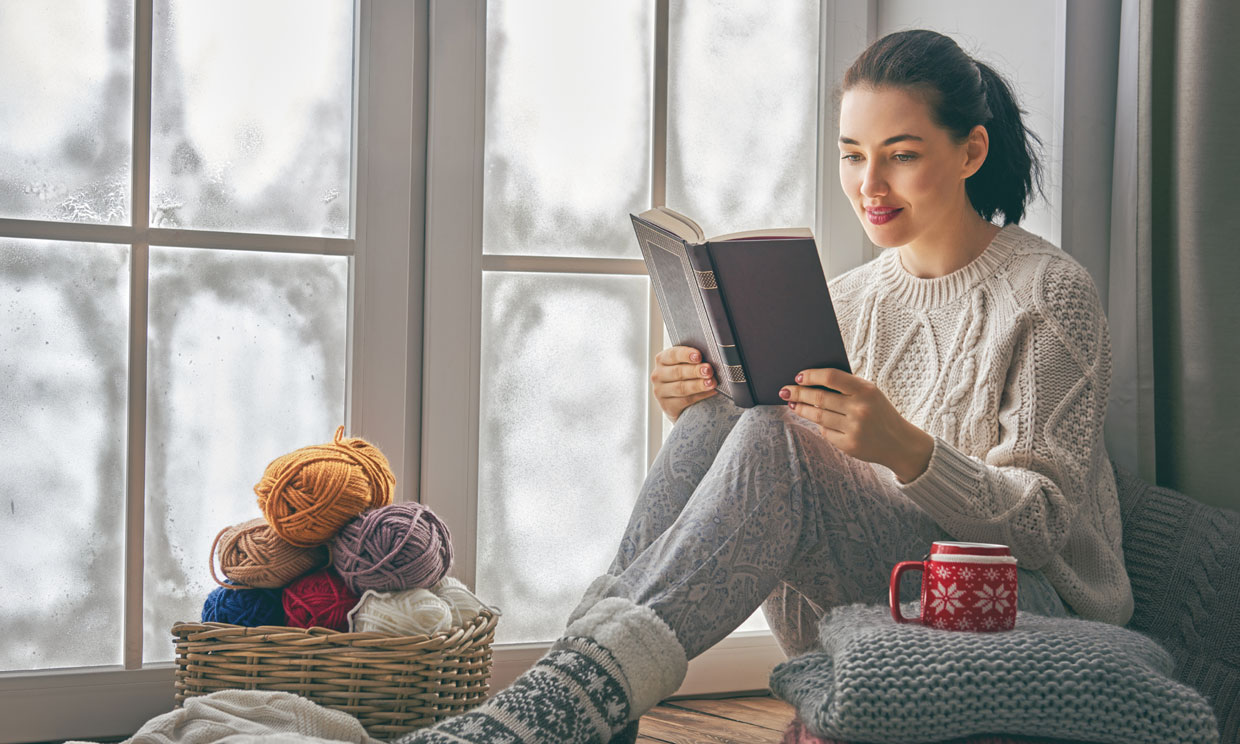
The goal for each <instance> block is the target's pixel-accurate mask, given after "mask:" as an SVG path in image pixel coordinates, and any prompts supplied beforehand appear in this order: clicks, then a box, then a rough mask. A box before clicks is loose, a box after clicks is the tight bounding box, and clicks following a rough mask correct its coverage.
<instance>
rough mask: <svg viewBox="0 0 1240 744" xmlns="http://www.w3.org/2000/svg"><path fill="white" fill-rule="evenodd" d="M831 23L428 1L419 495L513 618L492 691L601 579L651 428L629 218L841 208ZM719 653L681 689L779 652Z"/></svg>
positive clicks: (781, 218)
mask: <svg viewBox="0 0 1240 744" xmlns="http://www.w3.org/2000/svg"><path fill="white" fill-rule="evenodd" d="M830 10H831V9H830V8H824V7H823V6H821V5H820V4H819V3H818V2H816V1H814V0H807V1H806V2H797V3H786V4H780V5H779V6H778V7H777V8H773V7H772V6H770V4H769V3H759V2H743V3H729V4H726V5H725V4H713V3H691V2H649V3H638V4H633V3H629V4H619V5H616V4H603V3H571V2H556V1H554V0H545V1H541V2H536V3H529V2H521V3H516V2H504V1H503V0H491V2H488V3H486V4H485V7H482V3H478V4H475V5H474V6H473V7H469V6H464V7H461V6H453V7H452V8H447V7H444V6H443V5H436V6H434V8H433V11H434V12H433V15H432V23H433V29H432V35H431V44H432V48H431V59H432V65H431V71H432V80H431V86H430V91H431V93H430V95H431V112H432V114H431V121H430V142H429V147H430V148H431V149H432V151H433V152H434V153H435V157H434V158H433V159H432V163H431V166H430V171H429V173H428V189H429V193H430V194H431V195H432V196H431V202H430V208H429V211H428V242H427V272H428V273H427V279H428V284H427V293H428V295H427V312H428V325H427V328H426V333H427V343H426V347H425V348H426V359H427V361H428V365H427V367H426V370H425V374H426V380H427V382H426V385H427V387H426V389H427V390H428V391H429V390H434V391H435V394H434V396H427V398H426V409H425V414H424V450H423V461H422V468H423V471H422V472H423V499H424V501H425V502H426V503H428V504H429V505H431V507H432V508H434V509H436V511H437V512H439V513H440V514H441V515H442V516H444V517H445V518H446V519H448V520H449V522H450V523H452V524H454V525H457V526H458V527H457V528H454V538H455V541H456V543H457V548H458V549H457V567H458V572H459V573H460V575H462V576H468V577H469V578H470V579H473V580H474V581H475V584H476V587H477V590H478V592H479V594H480V596H482V597H483V598H484V599H485V600H487V601H490V602H493V603H495V604H497V605H498V606H499V607H500V608H501V609H502V610H503V611H504V616H503V618H502V620H501V622H500V626H499V627H498V628H497V638H496V640H497V643H499V644H501V646H500V649H499V650H498V652H497V670H496V684H499V685H502V684H504V683H505V679H506V677H505V674H506V669H507V668H508V664H507V661H506V660H507V659H512V662H511V668H513V669H516V670H518V671H519V669H520V668H521V666H522V662H521V661H520V660H523V659H524V656H521V654H522V653H526V654H527V655H528V651H523V650H522V649H528V648H529V647H530V645H545V644H546V643H547V642H549V641H550V640H552V639H554V638H555V637H556V636H557V635H558V634H559V632H560V630H561V629H562V625H563V621H564V618H565V617H566V616H567V615H568V613H569V611H570V610H571V609H572V607H573V606H574V605H575V603H576V601H577V600H578V599H579V598H580V596H581V593H582V591H583V590H584V588H585V586H586V585H587V584H588V583H589V581H590V580H591V579H592V578H593V577H594V576H596V575H598V574H599V573H601V572H602V571H604V570H605V569H606V567H607V565H608V564H609V563H610V560H611V558H612V555H613V552H614V550H615V546H616V545H617V544H618V543H619V538H620V534H621V532H622V530H623V528H624V525H625V524H626V522H627V520H628V514H629V512H630V511H631V509H632V505H633V503H634V500H635V499H636V495H637V492H638V489H639V488H640V485H641V481H642V479H643V477H644V474H645V472H646V469H647V467H648V465H649V463H650V461H651V460H652V459H653V457H654V455H655V453H657V451H658V447H659V445H660V444H661V442H662V439H663V436H664V419H663V416H662V413H661V411H659V409H658V408H657V406H655V405H654V403H653V401H652V400H651V399H650V396H649V382H648V374H649V370H650V365H651V362H652V358H653V354H654V353H655V352H657V351H658V350H659V349H661V348H664V347H665V346H666V342H665V339H664V334H663V327H662V319H661V318H660V317H659V314H658V308H657V305H656V304H655V302H654V299H653V297H652V293H651V291H650V283H649V280H648V279H647V278H646V276H645V267H644V264H643V262H642V260H641V256H640V252H639V251H638V249H637V244H636V240H635V238H634V236H633V234H632V228H631V226H630V225H629V223H628V219H627V214H628V213H629V212H639V211H641V210H644V209H646V208H648V207H649V206H651V205H652V204H668V205H669V206H672V207H673V208H679V209H682V210H683V211H685V212H686V213H689V214H691V215H693V216H694V217H695V218H697V219H699V220H700V221H701V222H702V224H703V225H704V227H705V228H706V229H707V231H708V232H711V233H718V232H726V231H729V230H736V229H742V228H751V227H754V226H755V225H758V226H760V225H766V226H770V227H774V226H781V225H782V226H788V225H815V226H816V225H818V224H819V221H820V220H821V219H823V215H825V214H826V213H827V211H828V210H830V209H831V208H833V206H835V205H833V204H832V203H831V202H830V201H829V200H824V199H820V198H819V193H820V189H819V186H818V184H819V179H820V177H821V175H820V170H821V169H820V163H819V160H820V158H819V157H818V152H819V151H820V137H821V136H822V135H821V132H822V125H821V122H822V120H823V117H824V111H823V110H824V107H827V106H828V105H829V102H828V100H826V99H824V97H822V96H820V95H819V87H820V86H819V79H820V76H821V75H822V74H823V73H822V68H823V67H824V65H825V66H830V65H833V64H835V62H834V61H833V60H832V59H827V58H825V57H824V56H823V55H822V54H821V52H820V49H821V47H822V29H823V28H824V23H825V20H826V18H827V15H826V14H827V13H828V12H829V11H830ZM860 23H861V24H862V28H863V29H864V28H865V17H864V9H862V15H861V20H860ZM441 38H444V39H450V40H451V41H450V42H444V43H443V44H442V45H440V44H437V41H438V40H439V39H441ZM864 38H865V36H864V33H863V34H862V35H861V36H860V37H859V39H856V40H854V41H853V42H851V43H850V44H848V45H845V46H847V48H848V49H850V50H851V51H850V52H849V53H855V51H856V45H857V44H864ZM565 60H573V61H574V62H573V63H572V64H566V63H565ZM436 71H438V72H436ZM758 112H761V113H760V114H759V113H758ZM467 122H468V124H467ZM462 131H466V132H469V133H470V134H471V136H469V137H461V136H460V135H461V132H462ZM831 139H832V140H833V139H834V137H833V136H832V137H831ZM831 146H832V147H834V144H833V143H832V144H831ZM832 178H834V174H833V173H832ZM850 219H851V217H850ZM852 223H853V226H854V228H855V232H854V233H853V234H852V237H853V238H854V240H855V238H856V237H858V236H859V235H860V230H859V227H857V226H856V222H855V220H852ZM840 234H841V235H846V234H847V229H846V228H845V229H842V230H840ZM841 242H843V239H841ZM856 242H857V246H858V252H857V256H858V257H859V256H860V250H859V249H860V241H856ZM840 256H844V257H846V256H847V252H846V250H841V252H840ZM436 316H437V317H439V318H440V322H439V323H436V322H435V320H434V318H435V317H436ZM440 365H442V368H441V369H437V367H438V366H440ZM475 422H476V423H475ZM432 432H433V436H432ZM459 526H466V527H467V531H466V532H465V534H462V530H460V529H459ZM470 543H473V544H474V545H475V546H476V547H475V550H473V551H471V550H469V549H468V547H467V546H468V545H469V544H470ZM467 580H468V579H467ZM763 628H765V622H764V620H763V618H762V617H761V615H760V614H758V615H755V617H754V618H753V619H751V621H750V622H749V623H747V624H746V625H745V626H743V628H742V630H746V629H752V630H757V631H761V630H762V629H763ZM521 644H526V645H521ZM722 646H723V648H721V649H719V650H718V651H717V652H716V651H715V650H712V652H711V654H714V655H715V656H716V657H717V659H718V660H719V665H720V668H718V669H716V670H715V671H714V672H713V673H706V674H702V675H700V676H701V679H700V680H699V681H698V682H694V681H693V679H692V678H693V673H692V672H691V680H690V682H689V683H688V685H687V689H688V688H692V689H696V690H700V691H705V690H709V689H715V690H720V689H752V688H754V687H762V686H764V685H765V678H764V677H763V674H764V672H763V669H765V670H768V671H769V668H770V665H771V664H773V663H775V662H776V661H777V660H778V659H779V658H780V657H779V652H778V649H777V648H776V647H775V645H774V642H773V640H772V639H770V637H769V635H768V634H766V633H762V632H759V633H757V634H756V635H754V634H745V633H741V634H739V635H737V636H736V637H734V638H732V639H730V640H729V641H728V642H725V644H722ZM709 655H710V654H708V656H709ZM531 660H532V659H531ZM699 666H700V665H699ZM694 685H697V687H694ZM729 686H731V687H729Z"/></svg>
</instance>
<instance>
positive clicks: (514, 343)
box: [477, 272, 650, 643]
mask: <svg viewBox="0 0 1240 744" xmlns="http://www.w3.org/2000/svg"><path fill="white" fill-rule="evenodd" d="M649 285H650V283H649V280H647V279H646V278H645V277H643V276H621V277H611V276H574V275H537V274H524V273H491V272H488V273H485V274H483V279H482V308H483V322H482V381H481V382H482V388H481V424H480V435H479V439H480V441H479V453H478V462H479V472H478V581H477V584H478V591H479V593H480V596H481V597H482V598H483V599H484V600H486V601H487V602H490V603H493V604H496V605H498V606H499V607H500V608H501V609H502V610H503V611H504V617H503V620H502V621H501V622H500V624H499V626H498V628H497V630H496V640H497V641H500V642H505V643H507V642H519V641H541V640H548V639H552V638H556V637H557V636H559V634H560V632H561V631H562V630H563V629H564V622H565V620H566V619H567V618H568V613H569V612H570V611H571V610H572V608H573V607H574V606H575V605H576V603H577V600H579V599H580V598H581V594H582V592H584V591H585V588H586V586H587V585H588V584H589V583H590V581H591V580H592V579H593V578H594V577H595V576H597V575H599V574H601V573H603V571H604V570H606V568H607V566H608V565H609V564H610V563H611V559H612V557H613V556H614V555H615V551H616V548H617V547H619V544H620V536H621V534H622V533H623V531H624V527H625V525H626V524H627V523H628V518H629V513H630V512H631V511H632V508H633V503H634V501H636V499H637V491H638V489H639V488H640V486H641V481H642V478H643V477H644V475H645V470H646V454H645V442H646V436H645V434H646V432H645V422H646V417H645V410H646V400H647V398H646V395H647V391H646V387H647V377H646V375H647V372H646V370H647V366H646V365H647V351H646V344H647V341H646V333H647V323H648V322H649V321H648V307H649V304H648V303H649Z"/></svg>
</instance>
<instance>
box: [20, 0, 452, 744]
mask: <svg viewBox="0 0 1240 744" xmlns="http://www.w3.org/2000/svg"><path fill="white" fill-rule="evenodd" d="M354 14H355V15H354V18H355V20H354V29H353V34H354V44H355V53H354V64H353V82H354V86H353V105H354V110H355V116H354V127H355V128H354V132H353V135H354V136H353V148H354V152H353V172H352V194H351V218H350V220H351V228H350V233H351V237H346V238H325V237H314V236H309V237H304V236H288V235H269V234H260V233H228V232H214V231H204V230H180V229H167V228H152V227H150V226H149V217H148V215H149V203H150V121H151V64H152V20H153V15H154V0H137V1H136V2H135V3H134V29H135V33H134V71H135V76H134V92H133V96H134V98H133V117H134V120H133V147H134V150H133V159H132V173H133V181H132V184H131V188H132V191H131V195H132V204H131V222H130V224H129V225H123V226H122V225H91V224H78V223H56V222H45V221H39V220H24V219H0V237H5V238H30V239H38V240H66V241H85V242H100V243H112V244H121V245H129V246H131V254H130V256H131V260H130V272H131V273H130V293H129V299H130V321H129V327H130V333H129V348H128V360H129V379H128V401H127V405H128V413H127V433H126V441H127V454H126V468H125V470H126V473H125V484H126V497H125V510H126V513H125V520H124V522H125V548H124V556H125V558H124V572H125V589H124V595H123V596H124V610H123V615H122V616H123V629H122V633H123V653H122V659H123V663H122V664H120V665H110V666H93V667H81V668H69V669H48V670H35V671H14V672H0V720H3V721H4V722H5V726H4V730H3V731H0V742H8V741H14V742H17V741H36V740H62V739H67V738H101V737H107V736H117V735H128V734H132V733H133V732H134V731H136V730H137V729H138V728H139V727H140V726H141V725H142V723H144V722H145V721H146V720H148V719H149V718H151V717H152V716H155V715H158V714H160V713H164V712H167V711H168V710H169V709H170V707H171V703H172V699H173V681H174V679H175V676H174V672H175V669H176V666H175V663H173V662H163V663H156V664H145V665H144V664H143V663H142V623H143V616H142V606H143V587H142V580H143V557H144V552H143V545H142V541H143V539H144V532H145V513H144V503H145V474H146V462H145V459H146V394H147V366H146V362H147V359H146V334H147V280H148V275H147V270H148V259H149V246H151V245H157V246H173V247H177V246H184V247H195V248H219V249H230V250H256V251H264V252H271V251H276V252H288V253H300V254H311V255H314V254H322V255H338V256H348V257H350V259H351V260H350V262H349V286H348V308H349V309H348V312H349V318H348V323H347V327H348V335H347V340H346V343H347V348H346V359H347V364H348V369H347V372H346V389H345V416H346V422H347V426H348V429H349V431H350V432H351V433H353V434H355V435H359V436H364V437H366V438H367V439H369V440H370V441H372V442H374V443H376V444H377V445H378V446H379V447H380V448H381V449H382V450H383V451H384V453H385V455H386V456H387V458H388V461H389V463H390V464H391V466H392V470H393V472H394V473H395V475H396V478H397V492H396V494H395V498H397V499H398V500H416V498H417V490H416V488H411V487H410V484H416V483H417V482H418V479H419V468H418V462H419V454H420V437H421V413H422V411H421V388H422V363H421V349H422V339H421V334H420V329H421V328H422V311H423V303H422V287H423V276H422V269H423V266H422V261H421V255H422V248H423V237H424V217H425V211H424V210H425V205H426V192H425V179H424V174H425V172H426V169H425V163H426V152H425V150H424V148H423V144H424V143H425V141H426V101H427V96H426V89H425V85H426V76H425V72H426V65H427V61H426V23H425V20H426V18H427V15H428V5H427V0H415V1H414V2H411V3H383V2H375V0H355V2H354ZM169 639H171V634H169Z"/></svg>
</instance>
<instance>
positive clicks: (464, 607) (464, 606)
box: [431, 576, 485, 628]
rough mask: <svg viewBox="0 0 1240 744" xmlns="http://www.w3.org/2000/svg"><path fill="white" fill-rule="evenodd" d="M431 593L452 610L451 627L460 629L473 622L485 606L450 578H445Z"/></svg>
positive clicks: (460, 584) (459, 583) (458, 582)
mask: <svg viewBox="0 0 1240 744" xmlns="http://www.w3.org/2000/svg"><path fill="white" fill-rule="evenodd" d="M431 591H433V592H434V593H435V594H437V595H439V596H440V597H441V598H442V599H443V600H444V601H446V602H447V603H448V606H449V607H450V608H451V609H452V626H453V627H457V628H459V627H461V626H463V625H468V624H469V623H471V622H473V619H474V618H475V617H478V613H480V612H482V608H483V607H484V606H485V605H483V604H482V600H480V599H478V597H476V596H474V593H473V592H471V591H469V589H468V588H466V586H465V585H464V584H462V583H461V582H460V581H458V580H457V579H454V578H452V577H451V576H445V577H443V579H441V580H440V581H439V583H438V584H436V585H434V586H433V587H431Z"/></svg>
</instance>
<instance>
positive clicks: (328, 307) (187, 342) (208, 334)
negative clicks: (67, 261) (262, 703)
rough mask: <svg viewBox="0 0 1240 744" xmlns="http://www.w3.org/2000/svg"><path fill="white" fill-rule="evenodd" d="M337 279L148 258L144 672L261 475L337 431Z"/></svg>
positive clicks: (171, 255) (213, 254) (340, 292)
mask: <svg viewBox="0 0 1240 744" xmlns="http://www.w3.org/2000/svg"><path fill="white" fill-rule="evenodd" d="M347 278H348V259H347V258H344V257H340V256H300V255H286V254H274V253H255V252H241V251H206V250H195V249H185V248H159V247H152V248H151V280H150V297H151V299H150V316H149V341H148V347H147V375H148V383H147V388H148V395H147V398H148V403H147V445H146V446H147V471H146V475H147V486H146V503H147V506H146V541H145V546H146V556H145V563H146V574H145V577H144V581H143V590H144V594H143V598H144V606H145V612H144V615H145V617H144V632H145V636H144V639H143V650H144V653H143V656H144V659H145V661H148V662H151V661H164V660H167V659H171V658H172V657H173V647H172V642H171V635H170V634H169V629H170V628H171V627H172V625H173V623H175V622H177V621H180V620H197V619H199V617H200V615H201V612H202V604H203V600H205V599H206V597H207V594H208V593H209V592H210V591H211V590H212V589H213V588H215V586H216V585H215V583H214V582H213V581H212V580H211V575H210V572H209V568H208V559H209V556H210V548H211V541H212V539H213V538H214V537H215V535H216V533H217V532H218V531H219V530H221V529H223V528H225V527H228V526H230V525H234V524H238V523H240V522H243V521H245V520H247V519H253V518H255V517H259V516H262V513H261V512H260V511H259V509H258V502H257V499H256V497H255V495H254V490H253V488H254V484H255V483H257V482H258V480H259V478H260V477H261V476H262V474H263V471H264V470H265V469H266V467H267V464H268V463H270V462H271V461H272V460H273V459H275V458H276V457H279V456H280V455H283V454H285V453H287V452H291V451H292V450H295V449H297V448H299V447H303V446H306V445H311V444H322V443H324V442H329V441H331V439H332V436H333V435H334V434H335V431H336V427H337V426H340V425H341V424H343V423H344V415H345V408H344V396H345V330H346V329H345V323H346V319H347V317H348V292H347ZM221 578H223V577H222V576H221Z"/></svg>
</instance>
